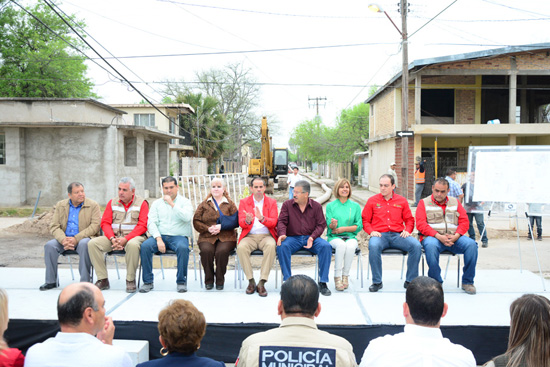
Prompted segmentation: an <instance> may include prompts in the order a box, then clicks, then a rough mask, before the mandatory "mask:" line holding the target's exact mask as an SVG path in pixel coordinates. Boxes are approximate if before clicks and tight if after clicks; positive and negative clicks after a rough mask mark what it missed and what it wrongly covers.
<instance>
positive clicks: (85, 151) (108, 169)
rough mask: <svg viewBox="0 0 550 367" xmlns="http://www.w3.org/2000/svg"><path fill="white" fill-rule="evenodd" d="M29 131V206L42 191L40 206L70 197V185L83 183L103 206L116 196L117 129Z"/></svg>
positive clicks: (27, 133)
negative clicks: (68, 194) (68, 189)
mask: <svg viewBox="0 0 550 367" xmlns="http://www.w3.org/2000/svg"><path fill="white" fill-rule="evenodd" d="M24 130H25V146H26V149H25V161H26V172H27V179H26V192H25V200H24V202H25V203H26V204H33V202H34V200H35V198H36V196H37V194H38V191H42V195H41V198H40V205H53V204H55V203H56V202H57V201H58V200H60V199H62V198H65V197H66V196H67V191H66V188H67V185H68V184H69V183H71V182H73V181H79V182H81V183H82V184H83V185H84V187H85V190H86V194H87V195H88V196H89V197H90V198H92V199H94V200H96V201H98V202H100V203H102V204H106V203H107V201H108V200H109V199H110V198H112V197H113V196H114V195H116V183H114V181H115V180H116V179H115V172H116V157H115V156H114V154H113V152H114V149H113V145H112V143H110V142H112V141H113V139H114V138H115V137H114V133H116V129H115V128H107V129H105V128H101V129H96V128H40V129H27V128H26V129H24Z"/></svg>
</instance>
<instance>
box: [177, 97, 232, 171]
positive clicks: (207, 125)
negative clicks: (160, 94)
mask: <svg viewBox="0 0 550 367" xmlns="http://www.w3.org/2000/svg"><path fill="white" fill-rule="evenodd" d="M176 102H177V103H187V104H188V105H190V106H191V107H193V109H194V110H195V114H194V115H191V114H189V115H181V116H180V121H179V124H180V128H182V129H183V130H185V131H187V132H189V134H190V135H191V142H190V144H191V145H192V146H193V147H196V148H197V150H196V151H195V152H194V156H196V157H199V156H202V157H204V158H206V159H207V160H208V163H211V162H212V161H214V160H216V159H217V158H219V157H220V156H221V155H222V154H223V152H224V150H225V147H226V145H227V141H228V140H230V139H231V136H230V135H229V132H230V128H229V125H228V124H227V122H226V121H225V116H224V115H223V113H222V111H221V108H220V103H219V101H218V100H217V99H216V98H214V97H211V96H206V97H203V95H202V93H188V94H185V95H178V97H177V98H176ZM197 127H198V133H197Z"/></svg>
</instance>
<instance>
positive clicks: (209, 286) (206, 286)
mask: <svg viewBox="0 0 550 367" xmlns="http://www.w3.org/2000/svg"><path fill="white" fill-rule="evenodd" d="M204 288H206V290H207V291H209V290H211V289H212V288H214V284H205V285H204Z"/></svg>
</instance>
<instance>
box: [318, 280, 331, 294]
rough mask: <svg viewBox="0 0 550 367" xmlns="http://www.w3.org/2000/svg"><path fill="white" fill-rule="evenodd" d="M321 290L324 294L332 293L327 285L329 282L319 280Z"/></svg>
mask: <svg viewBox="0 0 550 367" xmlns="http://www.w3.org/2000/svg"><path fill="white" fill-rule="evenodd" d="M319 292H321V294H322V295H323V296H330V295H331V294H332V292H331V291H330V289H328V287H327V283H321V282H319Z"/></svg>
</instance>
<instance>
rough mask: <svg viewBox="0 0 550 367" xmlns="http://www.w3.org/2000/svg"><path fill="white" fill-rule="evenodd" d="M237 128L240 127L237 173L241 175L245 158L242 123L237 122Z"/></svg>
mask: <svg viewBox="0 0 550 367" xmlns="http://www.w3.org/2000/svg"><path fill="white" fill-rule="evenodd" d="M237 127H238V129H239V130H238V131H239V140H238V147H237V149H238V151H237V153H238V154H237V157H238V158H237V159H238V162H237V173H241V172H242V169H243V164H242V161H243V157H242V142H243V140H242V139H243V137H242V135H241V121H240V120H237Z"/></svg>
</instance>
